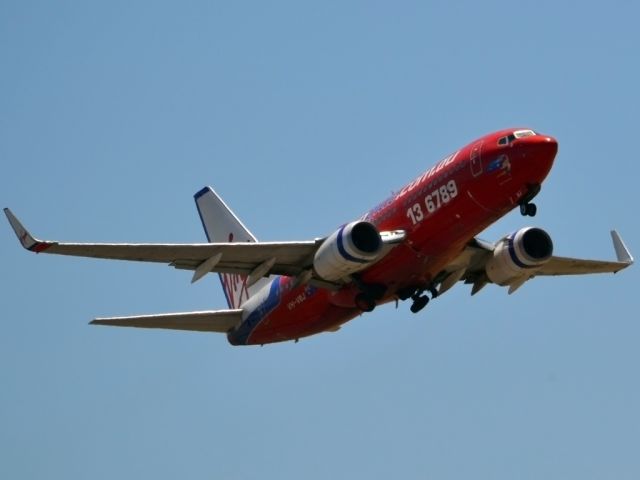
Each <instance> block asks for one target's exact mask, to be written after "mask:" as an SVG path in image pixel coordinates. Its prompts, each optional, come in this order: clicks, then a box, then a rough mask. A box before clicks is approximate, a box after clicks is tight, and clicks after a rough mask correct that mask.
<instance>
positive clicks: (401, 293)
mask: <svg viewBox="0 0 640 480" xmlns="http://www.w3.org/2000/svg"><path fill="white" fill-rule="evenodd" d="M426 290H429V293H431V298H436V297H437V296H438V290H436V288H435V286H429V287H427V288H426ZM424 291H425V288H417V287H408V288H403V289H401V290H398V291H397V292H396V295H397V296H398V299H400V300H408V299H409V298H410V299H411V300H413V302H412V303H411V307H410V308H409V310H411V311H412V312H413V313H418V312H419V311H420V310H422V309H423V308H424V307H426V306H427V304H428V303H429V297H428V296H427V295H425V294H424Z"/></svg>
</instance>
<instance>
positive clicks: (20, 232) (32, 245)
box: [4, 208, 51, 253]
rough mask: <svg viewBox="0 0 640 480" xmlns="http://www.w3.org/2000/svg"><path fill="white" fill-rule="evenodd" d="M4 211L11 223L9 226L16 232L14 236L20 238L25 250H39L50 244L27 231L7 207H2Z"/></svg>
mask: <svg viewBox="0 0 640 480" xmlns="http://www.w3.org/2000/svg"><path fill="white" fill-rule="evenodd" d="M4 213H5V215H6V216H7V219H8V220H9V223H10V224H11V228H13V231H14V232H15V233H16V237H18V240H20V244H21V245H22V246H23V247H24V248H26V249H27V250H31V251H32V252H36V253H37V252H41V251H43V250H46V249H47V248H49V247H50V246H51V243H49V242H42V241H40V240H38V239H37V238H35V237H34V236H33V235H31V234H30V233H29V231H28V230H27V229H26V228H24V226H23V225H22V223H20V220H18V219H17V218H16V216H15V215H14V214H13V213H12V212H11V210H9V209H8V208H5V209H4Z"/></svg>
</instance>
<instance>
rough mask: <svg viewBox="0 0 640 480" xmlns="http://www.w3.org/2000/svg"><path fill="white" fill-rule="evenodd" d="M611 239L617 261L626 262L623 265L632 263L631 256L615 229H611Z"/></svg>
mask: <svg viewBox="0 0 640 480" xmlns="http://www.w3.org/2000/svg"><path fill="white" fill-rule="evenodd" d="M611 239H612V240H613V249H614V250H615V252H616V258H617V259H618V262H620V263H624V264H626V265H625V267H628V266H629V265H631V264H632V263H633V256H632V255H631V252H630V251H629V249H628V248H627V246H626V245H625V244H624V241H623V240H622V237H621V236H620V234H619V233H618V232H617V230H611ZM625 267H623V268H625Z"/></svg>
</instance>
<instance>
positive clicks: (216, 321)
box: [90, 309, 242, 333]
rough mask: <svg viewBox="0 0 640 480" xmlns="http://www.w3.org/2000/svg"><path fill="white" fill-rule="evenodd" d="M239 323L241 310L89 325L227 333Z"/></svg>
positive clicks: (98, 320)
mask: <svg viewBox="0 0 640 480" xmlns="http://www.w3.org/2000/svg"><path fill="white" fill-rule="evenodd" d="M241 321H242V310H240V309H238V310H217V311H205V312H186V313H162V314H159V315H141V316H136V317H111V318H96V319H95V320H93V321H92V322H90V323H91V325H111V326H114V327H136V328H165V329H168V330H190V331H196V332H219V333H227V332H228V331H229V330H231V329H232V328H233V327H235V326H236V325H238V324H239V323H240V322H241Z"/></svg>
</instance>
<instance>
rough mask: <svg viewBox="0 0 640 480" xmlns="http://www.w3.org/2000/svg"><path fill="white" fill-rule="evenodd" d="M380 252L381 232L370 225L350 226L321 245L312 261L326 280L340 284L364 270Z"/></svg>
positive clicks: (362, 222)
mask: <svg viewBox="0 0 640 480" xmlns="http://www.w3.org/2000/svg"><path fill="white" fill-rule="evenodd" d="M381 252H382V239H381V238H380V232H379V231H378V229H377V228H376V227H375V226H374V225H373V224H371V223H369V222H364V221H361V222H351V223H348V224H347V225H344V226H342V227H340V228H339V229H338V230H337V231H336V232H334V233H333V234H331V235H330V236H329V237H328V238H327V239H326V240H325V241H324V242H322V245H320V248H318V251H317V252H316V254H315V256H314V258H313V268H314V269H315V271H316V273H317V274H318V275H319V276H320V277H321V278H323V279H325V280H329V281H333V280H339V279H341V278H343V277H346V276H348V275H350V274H352V273H355V272H358V271H360V270H363V269H365V268H366V267H368V266H369V265H370V264H371V263H373V262H374V261H375V260H377V259H378V258H379V256H380V254H381Z"/></svg>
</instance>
